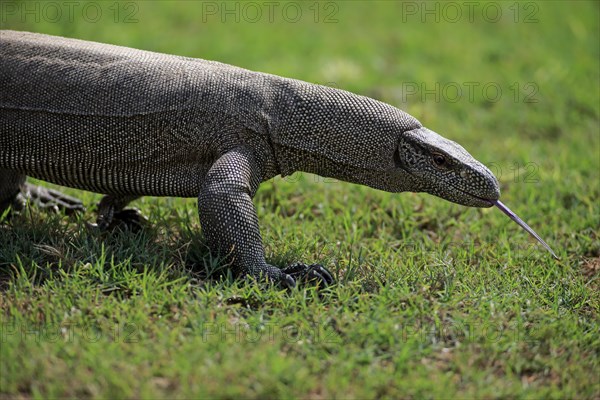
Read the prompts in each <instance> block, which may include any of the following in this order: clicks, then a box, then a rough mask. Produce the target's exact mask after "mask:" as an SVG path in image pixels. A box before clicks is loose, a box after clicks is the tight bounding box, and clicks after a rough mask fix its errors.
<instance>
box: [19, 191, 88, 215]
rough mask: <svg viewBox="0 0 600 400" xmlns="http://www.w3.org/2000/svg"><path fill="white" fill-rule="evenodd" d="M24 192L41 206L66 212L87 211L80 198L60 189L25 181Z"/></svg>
mask: <svg viewBox="0 0 600 400" xmlns="http://www.w3.org/2000/svg"><path fill="white" fill-rule="evenodd" d="M23 193H24V194H25V196H26V197H30V198H31V199H33V200H34V202H35V204H36V205H37V206H38V207H40V208H46V209H49V210H52V211H56V212H58V211H59V210H64V211H65V213H66V214H73V213H75V212H77V211H85V207H84V206H83V203H82V202H81V201H80V200H79V199H76V198H75V197H71V196H67V195H66V194H64V193H61V192H59V191H58V190H54V189H49V188H45V187H42V186H36V185H32V184H30V183H25V185H24V188H23Z"/></svg>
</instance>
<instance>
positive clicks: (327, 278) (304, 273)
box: [282, 263, 335, 287]
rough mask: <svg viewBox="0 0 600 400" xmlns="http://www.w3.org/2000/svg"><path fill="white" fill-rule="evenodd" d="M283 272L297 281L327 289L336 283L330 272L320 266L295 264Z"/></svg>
mask: <svg viewBox="0 0 600 400" xmlns="http://www.w3.org/2000/svg"><path fill="white" fill-rule="evenodd" d="M282 272H283V273H284V274H287V276H289V277H291V278H292V279H294V280H295V281H302V282H303V283H315V284H316V285H322V286H325V287H327V286H330V285H332V284H333V283H334V282H335V280H334V279H333V277H332V276H331V274H330V273H329V271H327V269H326V268H325V267H323V266H322V265H319V264H311V265H306V264H303V263H295V264H292V265H290V266H289V267H287V268H284V269H283V270H282Z"/></svg>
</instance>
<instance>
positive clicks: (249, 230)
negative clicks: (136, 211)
mask: <svg viewBox="0 0 600 400" xmlns="http://www.w3.org/2000/svg"><path fill="white" fill-rule="evenodd" d="M261 180H262V170H261V166H260V163H259V162H257V160H256V158H255V156H254V154H253V152H252V150H251V149H249V148H246V147H239V148H236V149H234V150H231V151H229V152H228V153H226V154H224V155H223V156H221V157H220V158H219V159H218V160H217V161H216V162H215V163H214V164H213V166H212V167H211V169H210V170H209V172H208V174H207V176H206V179H205V181H204V184H203V185H202V188H201V191H200V195H199V196H198V211H199V214H200V224H201V226H202V230H203V232H204V235H205V237H206V239H207V242H208V246H209V248H210V250H211V251H212V252H215V253H217V254H219V255H220V256H223V257H226V259H227V261H229V262H230V263H231V265H232V268H233V272H234V273H235V274H237V275H242V276H244V275H250V276H253V277H255V278H258V279H261V278H262V279H264V278H265V277H266V278H268V279H270V280H272V281H274V282H279V283H281V284H282V285H284V286H286V287H294V286H295V285H296V279H305V280H320V281H322V284H323V285H328V284H330V283H332V282H333V279H332V278H331V275H330V274H329V272H328V271H327V270H326V269H324V268H323V267H321V266H318V265H311V266H304V267H298V265H295V266H294V268H292V269H289V273H286V272H285V270H283V271H282V270H281V269H279V268H277V267H275V266H272V265H269V264H267V262H266V261H265V254H264V249H263V244H262V237H261V235H260V230H259V226H258V217H257V215H256V210H255V209H254V205H253V204H252V197H253V196H254V194H255V193H256V190H257V189H258V185H259V184H260V182H261Z"/></svg>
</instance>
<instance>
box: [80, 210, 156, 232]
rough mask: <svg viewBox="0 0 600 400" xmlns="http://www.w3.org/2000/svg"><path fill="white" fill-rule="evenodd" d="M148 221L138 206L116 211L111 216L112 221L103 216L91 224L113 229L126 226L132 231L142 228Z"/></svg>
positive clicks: (99, 227)
mask: <svg viewBox="0 0 600 400" xmlns="http://www.w3.org/2000/svg"><path fill="white" fill-rule="evenodd" d="M147 222H148V218H146V217H145V216H144V215H143V214H142V213H141V212H140V210H138V209H137V208H125V209H123V210H119V211H115V212H114V214H112V217H111V218H110V222H109V221H107V219H106V218H102V216H100V217H98V221H97V222H96V223H95V224H91V226H93V227H95V228H98V229H100V230H113V229H115V228H125V229H128V230H130V231H132V232H137V231H139V230H141V229H142V228H143V227H144V225H145V224H146V223H147Z"/></svg>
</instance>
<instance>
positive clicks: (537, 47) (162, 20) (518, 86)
mask: <svg viewBox="0 0 600 400" xmlns="http://www.w3.org/2000/svg"><path fill="white" fill-rule="evenodd" d="M48 4H50V6H48ZM65 4H66V3H61V2H51V3H45V2H30V3H24V2H11V1H8V2H2V4H0V24H1V27H2V29H18V30H29V31H36V32H43V33H50V34H58V35H65V36H71V37H77V38H82V39H89V40H96V41H102V42H108V43H115V44H121V45H126V46H131V47H137V48H143V49H147V50H153V51H159V52H167V53H172V54H180V55H186V56H192V57H200V58H207V59H215V60H218V61H222V62H226V63H230V64H235V65H238V66H242V67H245V68H249V69H253V70H259V71H265V72H270V73H274V74H278V75H283V76H289V77H294V78H298V79H302V80H306V81H310V82H315V83H321V84H327V85H334V86H336V87H339V88H344V89H347V90H351V91H354V92H356V93H360V94H365V95H368V96H371V97H375V98H378V99H380V100H383V101H386V102H388V103H391V104H393V105H395V106H398V107H400V108H402V109H404V110H406V111H407V112H409V113H410V114H412V115H414V116H415V117H417V118H418V119H419V120H420V121H421V122H422V123H423V124H424V125H425V126H427V127H429V128H430V129H433V130H434V131H436V132H439V133H440V134H442V135H444V136H445V137H448V138H450V139H452V140H455V141H457V142H459V143H460V144H462V145H463V146H464V147H465V148H466V149H467V150H468V151H469V152H470V153H471V154H473V155H474V156H475V157H476V158H477V159H479V160H480V161H482V162H483V163H485V164H486V165H488V166H489V167H490V168H491V169H492V170H493V171H494V172H495V173H496V175H497V177H498V178H499V180H500V182H501V186H502V201H503V202H505V203H506V204H507V205H508V206H509V207H511V208H512V209H513V210H514V211H515V212H517V213H518V214H519V215H520V216H521V217H522V218H523V219H524V220H525V221H527V222H528V223H529V224H530V225H531V226H532V227H533V228H534V229H535V230H536V231H537V232H538V233H539V234H540V235H541V236H542V237H543V238H544V239H545V240H546V241H547V242H548V243H549V244H550V245H551V246H552V247H553V249H554V250H555V251H556V252H557V254H558V255H559V257H560V258H561V261H558V262H557V261H554V260H553V259H552V258H551V257H550V256H549V254H548V253H547V252H546V251H545V250H544V249H543V248H542V247H541V246H539V245H537V244H536V243H535V242H534V241H533V240H532V239H531V238H530V237H529V236H528V235H527V234H526V233H525V232H524V231H523V230H522V229H520V228H519V227H518V226H517V225H516V224H514V223H513V222H511V221H510V220H509V219H508V218H507V217H506V216H504V215H503V214H502V213H501V212H500V211H499V210H496V209H474V208H467V207H463V206H459V205H455V204H451V203H448V202H446V201H444V200H441V199H438V198H435V197H433V196H429V195H425V194H413V193H405V194H400V195H392V194H388V193H384V192H380V191H376V190H373V189H369V188H366V187H360V186H357V185H352V184H347V183H343V182H338V181H334V180H331V179H323V178H320V177H317V176H313V175H307V174H295V175H292V176H291V177H286V178H284V179H282V178H276V179H274V180H272V181H269V182H266V183H264V184H263V185H262V186H261V188H260V190H259V192H258V194H257V196H256V198H255V204H256V206H257V210H258V214H259V219H260V221H261V230H262V234H263V238H264V241H265V247H266V252H267V257H268V261H270V262H272V263H274V264H276V265H279V266H285V265H286V264H288V263H291V262H294V261H297V260H302V261H306V262H311V263H312V262H320V263H322V264H324V265H325V266H327V267H328V268H329V269H330V270H331V271H332V272H333V273H334V274H335V275H336V277H337V280H338V283H337V284H335V285H334V286H332V287H330V288H328V289H327V290H325V291H323V292H320V293H319V292H316V291H315V290H314V289H296V290H294V291H292V292H290V293H288V292H285V291H283V290H279V289H277V288H274V287H268V286H265V285H262V284H253V283H250V282H244V281H241V282H240V281H236V280H233V279H231V278H230V277H224V278H221V279H219V278H215V273H214V271H218V269H219V265H218V260H214V259H212V258H211V257H210V256H209V254H208V252H207V249H206V246H205V244H204V239H203V237H202V234H201V231H200V227H199V222H198V217H197V211H196V204H195V200H194V199H187V200H185V199H172V198H143V199H141V200H138V201H137V202H135V203H134V205H135V206H137V207H139V208H140V209H141V210H142V211H143V212H144V213H145V215H147V216H148V217H149V219H150V221H151V223H150V224H149V226H148V227H147V228H145V229H143V230H141V231H139V232H129V231H126V232H114V233H112V234H96V233H94V232H91V231H90V230H88V229H87V228H86V225H85V222H86V221H92V220H93V219H94V214H93V213H92V212H91V211H89V212H86V213H85V214H81V215H76V216H65V215H61V214H52V213H49V212H46V211H43V210H39V209H36V208H34V207H31V208H29V209H28V210H27V211H26V212H24V213H23V214H21V215H19V216H17V217H15V218H12V219H10V220H7V219H4V220H2V221H1V222H0V334H1V337H0V346H1V347H0V398H57V397H69V398H71V397H81V398H126V397H136V398H192V397H200V398H240V397H241V398H279V397H283V398H456V397H459V398H473V397H475V398H498V397H503V398H504V397H509V398H600V386H599V385H600V384H599V379H600V378H599V376H600V366H599V349H600V335H599V308H600V285H599V282H600V232H599V227H600V206H599V203H598V199H599V198H600V130H599V116H600V77H599V75H600V65H599V62H600V61H599V60H600V50H599V49H600V33H599V30H600V26H599V12H600V7H599V5H598V3H597V2H583V1H582V2H567V1H554V2H539V3H535V2H525V3H514V2H489V3H488V2H473V3H472V4H473V8H469V7H470V6H465V5H464V4H463V3H461V2H454V3H444V2H429V3H422V2H392V1H381V2H367V1H353V2H340V3H333V2H321V3H316V2H291V3H288V2H274V3H269V2H252V3H243V2H226V3H225V2H192V1H181V2H167V1H146V2H144V1H140V2H121V3H115V2H102V1H100V2H74V3H72V4H73V5H72V7H73V8H72V9H69V7H71V6H68V5H65ZM248 4H251V5H250V6H248ZM448 4H453V5H450V6H448ZM53 7H54V8H53ZM69 10H70V11H69ZM1 39H2V38H1V36H0V40H1ZM0 90H1V88H0ZM0 152H1V149H0ZM64 190H65V192H67V193H69V194H71V195H74V196H77V197H79V198H81V199H82V200H83V201H84V202H85V203H86V205H87V206H89V208H91V209H93V204H94V203H95V202H97V201H98V199H99V196H98V195H97V194H92V193H85V192H80V191H76V190H70V189H64ZM594 199H596V200H594ZM211 272H212V275H210V273H211ZM207 273H209V276H210V277H209V278H207Z"/></svg>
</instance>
